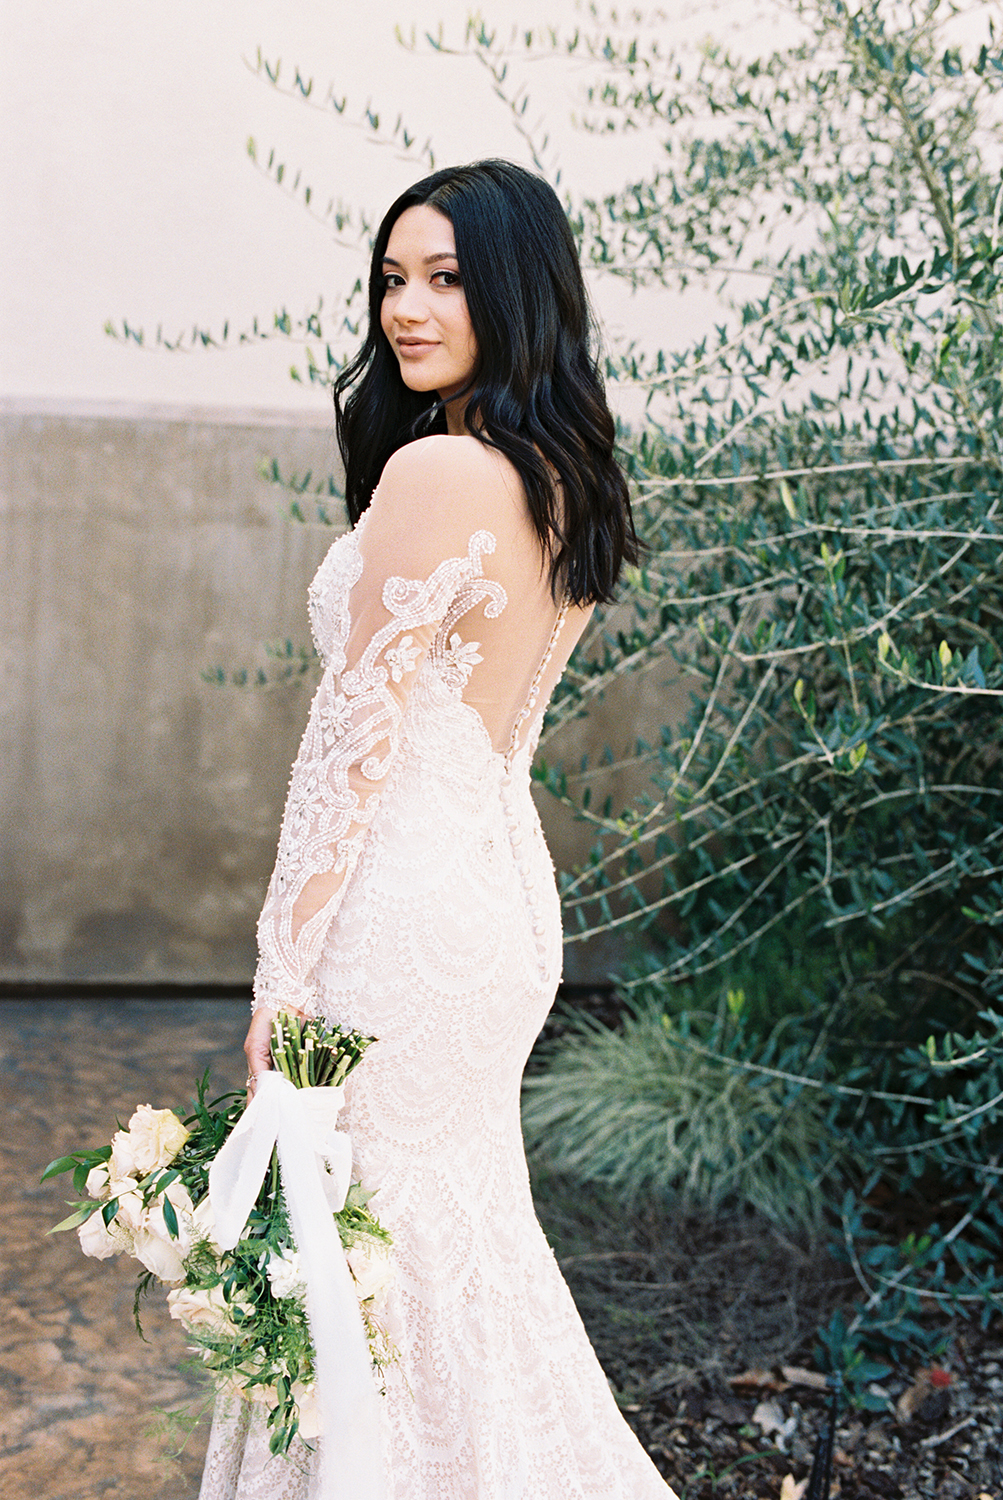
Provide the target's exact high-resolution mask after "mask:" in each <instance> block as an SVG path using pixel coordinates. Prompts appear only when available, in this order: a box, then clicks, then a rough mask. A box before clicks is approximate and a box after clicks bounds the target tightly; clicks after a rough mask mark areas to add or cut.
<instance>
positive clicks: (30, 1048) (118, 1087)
mask: <svg viewBox="0 0 1003 1500" xmlns="http://www.w3.org/2000/svg"><path fill="white" fill-rule="evenodd" d="M247 1017H248V1007H247V1004H246V1002H243V1001H233V1000H201V1001H178V1000H171V1001H165V1000H122V1001H106V1002H99V1003H95V1002H90V1001H86V1002H73V1001H65V1000H47V1001H46V1000H40V1001H16V1000H2V1001H0V1072H2V1089H0V1099H2V1109H3V1124H2V1129H0V1185H2V1192H3V1198H2V1201H3V1204H4V1209H5V1211H4V1217H3V1229H2V1232H0V1246H2V1252H3V1253H2V1265H3V1281H2V1286H0V1297H2V1302H0V1380H2V1389H3V1397H2V1403H3V1404H2V1413H0V1416H2V1436H0V1500H195V1497H196V1496H197V1494H198V1486H199V1475H200V1472H201V1462H202V1454H203V1450H204V1447H205V1441H206V1437H207V1421H206V1420H205V1419H203V1421H202V1423H201V1424H200V1426H199V1427H198V1428H197V1429H196V1430H195V1432H194V1434H193V1435H192V1436H191V1438H190V1439H189V1441H188V1444H187V1447H186V1448H185V1450H184V1451H183V1453H182V1454H181V1455H180V1456H179V1457H178V1458H176V1459H171V1458H170V1456H169V1452H168V1449H169V1446H170V1445H168V1444H167V1443H166V1442H165V1440H164V1438H163V1437H162V1436H158V1435H157V1433H156V1431H155V1429H156V1427H157V1425H158V1423H159V1425H160V1426H161V1427H162V1426H163V1419H162V1418H160V1417H158V1413H159V1412H163V1411H165V1410H171V1409H174V1410H177V1409H179V1408H183V1407H188V1408H189V1409H191V1408H192V1407H193V1405H194V1404H197V1403H198V1402H199V1400H200V1398H201V1396H202V1394H203V1392H204V1391H205V1384H204V1382H203V1381H202V1380H201V1379H200V1378H199V1377H198V1375H197V1374H196V1372H195V1371H193V1370H192V1369H191V1368H189V1367H188V1366H189V1365H190V1361H191V1356H190V1355H189V1354H188V1353H187V1350H186V1347H185V1342H184V1336H183V1334H182V1332H181V1329H180V1328H179V1326H178V1325H177V1324H176V1323H171V1321H170V1319H169V1318H168V1316H167V1311H166V1306H165V1305H164V1302H163V1294H162V1292H154V1294H153V1295H152V1296H151V1297H150V1298H148V1299H147V1301H146V1304H145V1308H146V1310H145V1313H144V1316H143V1328H144V1333H145V1335H146V1339H147V1341H148V1342H146V1343H144V1342H142V1340H140V1338H139V1337H138V1336H137V1334H136V1330H135V1327H134V1325H133V1322H132V1297H133V1289H134V1285H135V1279H136V1271H137V1269H138V1267H137V1262H136V1261H134V1260H132V1259H131V1258H128V1257H124V1256H123V1257H120V1258H116V1259H113V1260H106V1261H95V1260H88V1259H86V1258H85V1257H84V1256H83V1255H82V1253H81V1251H80V1248H79V1245H78V1242H77V1237H76V1235H75V1234H73V1233H69V1234H59V1235H52V1236H49V1237H46V1233H45V1231H46V1229H48V1228H49V1227H50V1225H52V1224H55V1223H58V1221H59V1220H60V1219H61V1218H64V1217H65V1215H66V1213H67V1212H68V1210H67V1209H66V1208H65V1207H64V1201H65V1199H66V1198H67V1197H69V1196H70V1195H71V1193H72V1187H71V1185H70V1181H69V1178H68V1177H58V1178H56V1179H55V1180H54V1181H51V1182H48V1183H45V1184H44V1185H40V1184H39V1180H38V1179H39V1177H40V1175H41V1173H42V1171H43V1170H44V1168H45V1166H46V1165H47V1163H48V1162H49V1161H51V1160H52V1159H53V1158H54V1157H57V1156H61V1155H64V1154H66V1153H67V1152H69V1151H72V1150H73V1149H75V1148H80V1147H84V1146H99V1145H101V1144H103V1143H104V1142H106V1141H108V1140H109V1139H110V1138H111V1134H112V1132H113V1131H114V1129H115V1128H116V1119H121V1120H122V1121H123V1122H125V1121H126V1120H127V1119H128V1117H129V1115H130V1114H131V1113H132V1111H133V1109H134V1108H135V1107H136V1105H137V1104H152V1105H154V1106H155V1107H170V1108H172V1109H178V1110H179V1111H180V1112H181V1113H182V1114H186V1113H187V1112H188V1105H189V1102H190V1100H191V1097H192V1094H193V1092H194V1082H195V1079H196V1078H197V1077H200V1076H201V1074H202V1073H203V1072H204V1070H205V1069H206V1068H207V1067H208V1068H210V1070H211V1077H212V1081H213V1083H214V1084H215V1085H216V1086H217V1088H218V1091H219V1092H222V1091H223V1090H224V1089H227V1088H234V1087H241V1086H242V1085H243V1081H244V1076H245V1068H244V1059H243V1054H242V1052H241V1044H242V1042H243V1037H244V1032H245V1030H246V1026H247ZM174 1446H176V1444H174Z"/></svg>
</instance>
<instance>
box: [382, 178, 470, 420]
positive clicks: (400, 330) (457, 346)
mask: <svg viewBox="0 0 1003 1500" xmlns="http://www.w3.org/2000/svg"><path fill="white" fill-rule="evenodd" d="M383 287H384V291H383V304H382V307H381V309H380V323H381V324H382V327H383V332H384V333H385V334H386V336H387V338H388V339H389V340H390V345H391V348H392V349H393V351H394V353H395V354H396V356H397V361H398V363H399V365H400V372H401V379H402V380H403V381H404V384H405V385H406V386H407V387H408V388H409V389H410V390H412V391H436V392H437V393H438V394H439V396H440V397H441V398H442V400H444V401H448V400H449V398H450V397H451V396H454V395H455V394H456V393H457V391H459V390H462V388H463V387H464V386H465V385H466V384H467V382H468V381H469V379H470V377H471V375H472V374H473V373H474V370H475V368H476V366H477V340H476V339H475V337H474V330H473V328H472V327H471V326H470V315H469V313H468V312H467V299H466V297H465V295H464V292H463V286H462V284H461V282H460V273H459V265H458V262H457V259H456V241H455V239H454V238H453V226H452V224H451V223H450V222H449V220H448V219H447V218H446V216H445V214H440V213H439V211H438V209H435V208H430V207H429V206H428V204H424V203H421V204H416V205H415V206H414V207H413V208H407V209H405V210H404V212H403V213H402V214H401V216H400V218H399V219H398V220H397V222H396V223H395V224H394V227H393V229H392V230H391V231H390V239H389V241H388V243H387V251H386V255H385V256H384V258H383Z"/></svg>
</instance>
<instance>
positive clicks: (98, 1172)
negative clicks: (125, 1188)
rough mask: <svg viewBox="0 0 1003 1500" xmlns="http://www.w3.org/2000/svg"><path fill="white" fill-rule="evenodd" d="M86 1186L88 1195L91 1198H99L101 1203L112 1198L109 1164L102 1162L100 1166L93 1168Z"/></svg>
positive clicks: (88, 1175)
mask: <svg viewBox="0 0 1003 1500" xmlns="http://www.w3.org/2000/svg"><path fill="white" fill-rule="evenodd" d="M84 1186H85V1187H86V1189H87V1192H88V1195H89V1196H90V1197H91V1198H97V1199H98V1200H99V1201H101V1200H103V1199H107V1198H110V1197H111V1194H110V1193H109V1192H108V1164H107V1162H102V1163H101V1164H100V1166H97V1167H91V1169H90V1171H89V1172H88V1173H87V1181H86V1183H85V1184H84Z"/></svg>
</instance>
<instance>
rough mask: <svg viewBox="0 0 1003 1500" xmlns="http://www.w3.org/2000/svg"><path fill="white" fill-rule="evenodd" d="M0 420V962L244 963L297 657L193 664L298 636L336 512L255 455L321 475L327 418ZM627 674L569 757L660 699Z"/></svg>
mask: <svg viewBox="0 0 1003 1500" xmlns="http://www.w3.org/2000/svg"><path fill="white" fill-rule="evenodd" d="M0 421H2V424H3V428H4V444H3V448H4V472H3V476H2V498H0V504H2V507H3V531H4V536H5V554H6V555H5V572H6V574H7V581H6V583H5V598H6V601H7V602H6V608H5V610H4V622H3V641H2V645H0V651H2V656H0V664H2V671H3V680H4V693H3V697H4V708H5V713H4V718H3V729H2V744H0V786H2V800H3V807H4V809H5V816H4V820H3V832H2V840H0V870H2V882H3V896H2V898H0V982H4V981H6V982H12V981H13V982H22V983H23V982H46V981H49V982H58V981H67V980H74V979H81V980H109V981H122V980H126V981H131V982H133V983H136V982H138V983H145V982H149V983H164V982H168V983H170V982H174V983H188V984H191V983H194V984H234V983H238V984H239V983H246V982H249V980H250V976H251V974H252V972H253V967H254V923H255V920H256V917H257V913H258V910H259V908H260V906H261V902H262V899H263V896H264V888H265V883H266V881H267V878H268V873H269V871H270V869H271V865H272V861H273V858H274V853H275V843H276V839H277V834H278V825H279V819H280V817H281V812H282V804H283V801H284V797H285V790H286V786H287V783H288V775H289V767H290V764H291V762H292V759H293V756H294V754H295V751H296V745H297V742H298V740H299V736H300V733H301V731H302V726H303V724H304V722H305V719H306V714H307V709H308V705H309V699H310V695H311V692H312V685H313V677H312V676H309V675H308V676H307V677H306V678H303V679H301V680H300V681H298V682H295V683H293V684H283V685H282V686H280V687H273V688H244V689H241V688H227V687H224V688H222V689H221V688H219V687H216V686H213V685H212V684H210V683H207V682H206V681H205V680H204V679H203V678H202V676H201V675H200V674H201V672H202V670H203V669H205V668H208V667H213V666H217V665H223V666H225V667H227V668H237V667H241V666H254V665H256V664H257V663H258V662H263V661H264V660H265V657H264V652H263V645H264V643H266V642H275V641H280V642H281V641H285V640H286V639H288V640H290V641H291V642H293V643H294V645H295V646H299V645H301V644H304V643H306V642H307V641H308V639H309V635H308V626H307V616H306V588H307V584H308V583H309V580H310V578H311V577H312V575H313V572H314V570H315V569H316V567H317V565H318V563H319V561H320V559H321V557H322V556H323V554H324V551H325V550H326V548H327V546H328V545H329V543H330V540H331V537H332V534H333V533H332V532H331V530H330V529H329V528H328V527H325V526H323V525H322V524H320V523H315V524H312V525H311V524H307V525H303V524H297V523H295V522H293V521H291V520H290V518H289V513H288V499H289V497H288V494H287V493H286V492H285V491H283V490H281V489H279V488H276V487H275V486H274V485H272V484H270V483H269V482H268V481H267V480H265V479H263V478H262V477H261V476H260V475H259V473H258V468H259V464H260V462H261V460H262V459H264V458H266V457H267V458H268V459H269V460H271V459H272V458H275V459H276V460H277V461H278V465H279V469H280V472H282V473H284V474H292V473H298V474H304V473H305V472H306V471H307V470H312V472H313V473H314V474H315V475H321V474H323V475H326V474H327V473H328V471H329V469H330V468H331V466H332V464H333V463H334V461H335V457H334V455H335V451H336V450H335V443H334V437H333V431H332V422H331V419H330V418H329V417H327V416H326V415H324V414H321V415H319V416H318V417H316V418H312V419H311V418H309V417H306V418H303V417H296V418H295V419H291V418H289V417H287V416H285V415H282V414H279V415H272V414H269V413H260V412H220V413H213V412H206V411H199V412H192V413H190V412H180V411H163V410H161V409H150V408H142V407H139V408H124V407H123V408H114V407H111V408H109V407H104V408H101V409H86V408H80V407H77V408H75V409H66V408H65V407H62V408H60V409H58V410H57V409H51V408H50V409H44V408H43V407H42V405H41V403H38V404H34V405H33V406H32V407H31V408H30V409H29V408H28V407H27V405H26V404H24V403H19V404H8V405H7V406H6V407H5V408H4V409H3V410H2V411H0ZM623 691H624V692H626V693H628V694H629V695H631V698H632V700H633V701H630V702H629V703H624V702H623V701H622V699H621V701H616V700H613V699H611V700H610V701H608V702H607V703H605V704H602V705H599V706H598V708H597V710H596V711H595V712H594V713H593V714H592V715H590V717H589V719H588V720H583V721H578V722H577V723H574V724H572V725H570V726H568V727H567V728H566V729H565V730H563V731H562V732H561V734H560V736H559V738H558V739H557V740H555V741H554V742H553V744H552V745H551V746H550V747H549V749H548V754H549V756H550V757H551V758H553V755H554V753H555V752H557V751H559V752H560V753H561V755H562V756H564V757H566V758H567V760H568V763H569V764H573V763H577V761H578V760H579V759H580V757H581V755H582V753H584V752H586V751H587V752H588V753H589V755H590V756H596V755H598V754H599V752H601V750H602V747H603V745H604V744H607V743H612V744H613V745H614V747H616V748H622V746H621V745H620V743H619V742H620V741H626V740H627V739H630V738H632V737H633V736H634V735H636V733H638V732H639V729H640V722H641V721H645V720H648V719H649V718H650V720H651V722H653V723H656V724H659V725H660V724H661V723H663V722H665V720H666V717H667V716H668V717H669V718H671V717H673V716H674V715H673V712H672V709H673V708H674V706H675V705H674V703H673V702H671V701H670V702H666V701H665V696H664V695H665V691H666V690H665V685H664V684H661V683H658V682H655V681H653V680H652V681H645V679H643V678H642V679H634V680H633V681H632V682H631V683H629V684H627V685H626V687H625V688H624V689H623ZM671 699H675V700H679V699H682V700H684V699H685V694H682V693H680V692H679V689H678V686H677V685H671V687H670V700H671ZM539 802H540V809H541V815H542V817H543V820H544V825H545V827H546V830H547V834H548V838H549V840H550V843H551V848H552V851H553V854H554V857H555V862H556V863H557V864H558V865H559V866H564V867H565V868H566V867H568V866H570V865H572V864H574V863H576V862H577V861H578V860H580V859H581V858H582V857H583V856H584V854H585V852H586V850H587V848H588V846H589V843H590V842H591V833H590V831H589V830H588V829H587V828H584V827H583V826H582V825H580V824H575V823H574V822H573V821H572V820H571V819H570V817H569V816H568V815H567V814H566V813H565V812H564V810H563V809H562V808H560V807H559V806H557V805H555V804H554V802H553V801H552V799H550V798H549V797H547V796H546V795H543V796H541V797H540V799H539ZM621 953H622V947H621V946H620V943H619V940H615V941H613V942H609V941H606V942H602V941H599V942H598V943H592V944H584V945H582V944H574V945H571V946H570V947H569V949H568V959H567V965H566V977H567V978H568V979H569V980H571V981H573V982H578V983H587V982H591V981H593V980H601V979H603V978H605V975H606V973H607V972H608V969H609V967H610V965H611V964H615V963H616V961H617V959H618V958H619V957H620V954H621Z"/></svg>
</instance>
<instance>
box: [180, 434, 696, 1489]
mask: <svg viewBox="0 0 1003 1500" xmlns="http://www.w3.org/2000/svg"><path fill="white" fill-rule="evenodd" d="M457 445H459V446H457ZM510 472H511V471H509V470H508V467H507V465H506V464H505V463H504V461H502V460H500V459H499V458H498V457H497V456H496V455H493V454H491V453H490V452H489V451H488V450H485V449H483V448H482V447H481V445H479V444H477V443H476V440H475V439H472V438H467V439H461V438H447V437H437V438H431V439H425V440H423V441H421V442H419V443H417V444H412V445H410V446H409V447H408V448H407V449H405V450H402V451H401V452H400V453H398V454H397V455H395V457H394V458H393V459H391V461H390V463H389V464H388V466H387V469H386V471H385V473H384V477H383V479H382V480H381V483H380V486H379V488H378V489H377V491H376V494H375V496H374V499H373V503H372V505H371V507H370V509H369V511H367V512H366V514H365V515H364V517H363V519H362V521H361V522H360V523H359V525H358V526H357V527H356V528H355V530H354V532H351V533H348V534H346V535H345V536H342V537H340V538H339V539H338V540H337V541H336V542H335V543H334V545H333V546H332V547H331V549H330V551H329V552H328V554H327V556H326V558H325V559H324V562H323V563H322V564H321V567H320V569H319V571H318V573H317V576H316V578H315V580H314V583H313V585H312V587H311V590H310V607H311V618H312V625H313V630H314V635H315V638H316V642H317V646H318V649H319V650H320V652H321V655H322V657H323V660H324V663H325V667H324V675H323V679H322V681H321V684H320V686H319V688H318V691H317V694H316V697H315V699H314V703H313V707H312V710H311V715H310V722H309V725H308V727H307V731H306V734H305V737H304V740H303V744H302V747H301V750H300V753H299V756H298V758H297V761H296V765H295V767H294V770H293V777H292V783H291V788H290V793H289V800H288V804H287V808H286V813H285V817H284V820H283V828H282V835H281V840H280V845H279V855H278V861H277V864H276V869H275V873H274V875H273V877H272V883H271V887H270V890H269V896H268V900H267V903H266V905H265V909H264V911H263V913H262V918H261V923H260V927H259V936H260V945H261V962H260V965H259V972H258V977H257V980H256V998H257V1001H258V1002H259V1003H261V1002H264V1003H267V1004H269V1005H273V1006H278V1005H282V1004H286V1003H288V1004H292V1005H296V1006H297V1007H298V1008H300V1009H302V1010H306V1011H309V1012H312V1013H322V1014H324V1015H326V1016H328V1017H329V1018H330V1019H331V1020H333V1021H338V1022H341V1023H342V1024H347V1025H350V1026H353V1027H357V1028H359V1029H360V1030H362V1031H364V1032H368V1033H371V1034H372V1035H374V1036H376V1037H377V1038H378V1042H376V1043H374V1044H373V1045H372V1046H371V1047H370V1048H369V1050H368V1052H367V1053H366V1056H365V1058H364V1059H363V1062H362V1063H361V1065H360V1066H359V1068H358V1069H357V1071H356V1072H355V1073H354V1074H353V1076H352V1078H351V1080H350V1082H349V1085H348V1089H347V1105H346V1109H345V1111H344V1113H343V1116H342V1119H343V1123H344V1125H345V1127H346V1128H347V1129H349V1130H350V1132H351V1138H352V1145H353V1152H354V1159H355V1172H356V1175H358V1176H359V1177H360V1178H361V1180H362V1182H363V1184H364V1185H366V1186H369V1187H374V1188H377V1189H378V1193H377V1196H376V1198H375V1199H374V1201H373V1208H374V1209H375V1211H376V1212H377V1213H378V1214H379V1217H380V1219H381V1221H382V1222H383V1224H384V1225H385V1226H386V1227H387V1229H389V1231H390V1232H391V1233H392V1235H393V1237H394V1261H395V1268H396V1276H395V1281H394V1284H393V1287H392V1289H391V1293H390V1299H389V1311H388V1322H389V1324H390V1328H391V1332H392V1333H393V1335H394V1337H395V1339H396V1342H397V1344H398V1347H399V1349H400V1353H401V1361H400V1364H399V1365H397V1366H394V1367H393V1368H392V1369H391V1371H390V1373H389V1379H388V1389H387V1394H386V1396H385V1397H383V1398H382V1399H381V1410H382V1413H383V1461H384V1465H385V1472H386V1481H387V1491H388V1496H389V1497H390V1500H673V1497H672V1492H671V1490H670V1489H669V1488H668V1486H667V1485H666V1484H665V1482H664V1481H663V1480H662V1478H661V1477H660V1476H659V1474H658V1472H657V1470H656V1469H655V1467H654V1465H653V1464H652V1463H651V1462H650V1460H649V1459H648V1457H647V1456H646V1455H645V1453H644V1451H643V1450H642V1448H641V1446H640V1445H639V1443H638V1442H637V1440H636V1439H635V1437H634V1436H633V1434H632V1433H631V1431H630V1429H629V1428H628V1426H627V1425H626V1423H625V1422H624V1420H623V1419H622V1417H621V1416H620V1413H619V1411H618V1410H617V1407H616V1403H615V1401H614V1399H613V1396H612V1394H611V1392H610V1389H609V1386H608V1384H607V1381H606V1378H605V1376H604V1375H603V1372H602V1370H601V1368H600V1366H599V1364H598V1362H597V1360H596V1358H595V1355H594V1353H593V1350H592V1347H591V1345H590V1344H589V1341H588V1337H587V1335H586V1333H585V1330H584V1328H583V1326H582V1323H581V1320H580V1318H579V1316H578V1313H577V1311H576V1309H575V1306H574V1303H573V1301H572V1298H571V1294H570V1292H569V1291H568V1288H567V1286H566V1284H565V1282H564V1280H563V1278H562V1276H561V1274H560V1271H559V1269H558V1266H557V1263H556V1261H555V1259H554V1256H553V1253H552V1252H551V1250H550V1248H549V1246H548V1244H547V1242H546V1240H545V1238H544V1235H543V1232H542V1230H541V1228H540V1226H539V1224H538V1222H537V1219H536V1215H535V1213H534V1209H533V1204H532V1200H531V1197H530V1189H529V1181H528V1177H527V1172H526V1164H525V1157H524V1154H523V1146H522V1136H521V1131H520V1123H519V1089H520V1080H521V1076H522V1070H523V1066H524V1064H525V1061H526V1058H527V1056H528V1054H529V1051H530V1048H531V1047H532V1045H533V1041H534V1039H535V1037H536V1035H537V1033H538V1032H539V1030H540V1027H541V1025H542V1024H543V1021H544V1018H545V1016H546V1014H547V1011H548V1010H549V1008H550V1005H551V1003H552V1000H553V996H554V992H555V989H556V986H557V981H558V978H559V975H560V966H561V927H560V912H559V907H558V898H557V892H556V889H555V884H554V876H553V868H552V865H551V862H550V858H549V856H548V853H547V849H546V846H545V844H544V841H543V836H542V833H541V830H540V824H539V820H538V818H537V814H536V810H535V808H534V805H533V802H532V799H531V796H530V787H529V767H530V757H531V754H532V749H533V746H534V745H535V739H536V736H537V734H538V732H539V720H540V716H541V714H542V707H543V704H544V702H545V701H546V697H547V696H548V695H549V693H550V691H551V689H552V687H553V685H554V682H555V681H556V679H557V677H558V676H559V674H560V672H561V671H562V670H563V667H564V665H565V663H566V660H567V657H568V655H569V654H570V651H571V649H572V647H573V645H574V643H575V641H576V640H577V638H578V636H579V635H580V634H581V631H582V629H583V628H584V625H585V623H586V621H587V617H588V614H587V611H581V610H577V609H572V610H570V611H568V612H567V617H566V618H565V612H564V611H558V609H557V608H556V606H555V605H554V602H553V599H552V598H551V596H550V592H549V588H548V583H547V578H546V575H545V573H543V572H541V568H540V562H539V549H538V546H537V543H536V540H535V534H534V533H533V532H532V529H531V527H530V525H529V523H528V520H527V518H526V514H525V501H524V500H523V499H522V497H521V492H520V491H519V490H518V487H517V486H516V485H515V483H514V481H513V480H512V479H511V478H510V477H509V476H510ZM258 1411H259V1412H260V1408H258ZM315 1475H316V1461H315V1457H314V1455H313V1454H312V1452H311V1451H310V1450H309V1449H308V1448H306V1447H305V1446H304V1445H303V1444H302V1443H299V1442H297V1444H295V1445H294V1449H293V1453H292V1455H291V1457H290V1458H289V1459H280V1458H271V1457H270V1456H269V1454H268V1449H267V1436H266V1434H265V1432H264V1428H263V1424H262V1423H261V1421H260V1417H259V1416H257V1415H255V1414H254V1411H253V1409H252V1408H249V1407H248V1404H247V1403H243V1402H240V1401H237V1402H231V1403H230V1404H229V1405H228V1406H227V1405H225V1404H224V1403H222V1402H220V1403H218V1407H217V1412H216V1417H215V1419H214V1423H213V1431H212V1436H211V1438H210V1445H209V1452H208V1456H207V1460H206V1467H205V1474H204V1478H203V1482H202V1490H201V1497H200V1500H309V1497H310V1496H311V1481H312V1480H313V1479H315Z"/></svg>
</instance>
